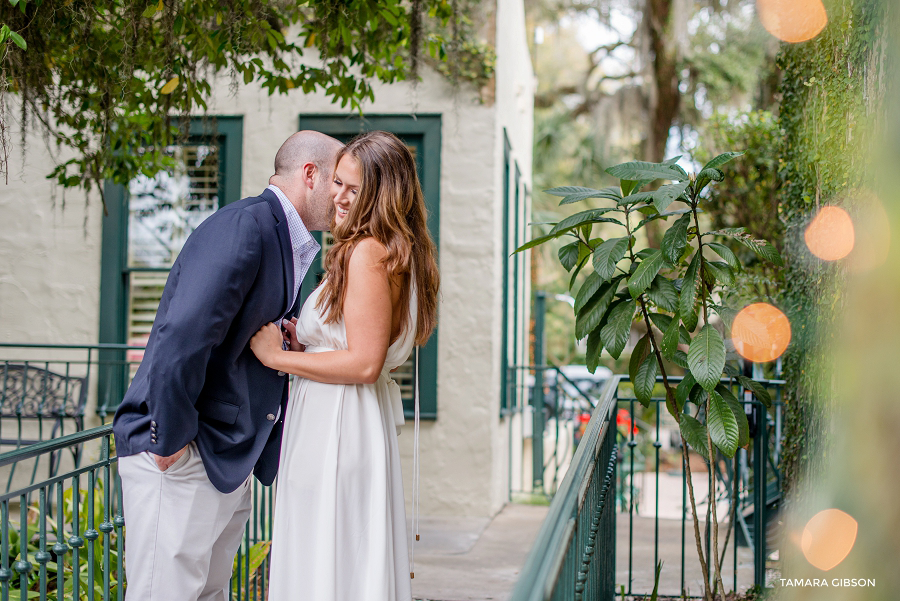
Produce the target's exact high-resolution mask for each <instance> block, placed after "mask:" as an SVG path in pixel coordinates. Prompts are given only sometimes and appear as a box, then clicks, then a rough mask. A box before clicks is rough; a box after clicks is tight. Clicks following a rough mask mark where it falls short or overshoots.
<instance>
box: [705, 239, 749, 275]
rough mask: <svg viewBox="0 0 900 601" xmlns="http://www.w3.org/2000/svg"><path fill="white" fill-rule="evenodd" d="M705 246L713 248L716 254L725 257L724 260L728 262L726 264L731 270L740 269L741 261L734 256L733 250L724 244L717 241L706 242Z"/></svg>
mask: <svg viewBox="0 0 900 601" xmlns="http://www.w3.org/2000/svg"><path fill="white" fill-rule="evenodd" d="M706 246H708V247H709V248H711V249H712V250H714V251H715V252H716V254H718V255H719V256H720V257H722V258H723V259H725V262H726V263H728V266H729V267H731V268H732V269H733V270H735V271H739V270H740V269H741V262H740V261H739V260H738V258H737V256H735V254H734V252H733V251H732V250H731V249H730V248H728V247H727V246H725V245H724V244H720V243H718V242H707V243H706Z"/></svg>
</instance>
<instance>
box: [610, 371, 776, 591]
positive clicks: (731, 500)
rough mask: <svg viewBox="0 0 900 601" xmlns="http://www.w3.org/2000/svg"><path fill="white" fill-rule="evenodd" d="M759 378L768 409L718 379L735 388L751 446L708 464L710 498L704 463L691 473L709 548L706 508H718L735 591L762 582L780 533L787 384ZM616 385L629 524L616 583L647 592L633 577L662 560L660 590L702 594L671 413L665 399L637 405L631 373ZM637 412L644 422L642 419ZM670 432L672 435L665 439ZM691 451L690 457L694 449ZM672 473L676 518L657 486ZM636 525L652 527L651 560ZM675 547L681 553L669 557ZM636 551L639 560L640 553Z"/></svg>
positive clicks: (621, 487) (621, 482) (728, 579)
mask: <svg viewBox="0 0 900 601" xmlns="http://www.w3.org/2000/svg"><path fill="white" fill-rule="evenodd" d="M670 379H671V380H672V381H673V382H676V383H677V382H680V381H681V378H680V377H674V378H670ZM658 381H661V378H658ZM758 381H759V382H760V383H762V384H763V385H764V386H766V388H767V389H768V390H769V392H770V395H771V397H772V399H773V402H772V407H771V409H767V408H766V407H765V405H763V404H762V403H761V402H760V401H758V400H757V399H756V398H755V397H753V396H752V394H750V393H749V391H745V390H744V389H743V388H742V387H741V386H739V385H738V384H737V382H736V381H730V380H723V381H722V383H723V384H725V385H726V386H729V387H731V388H732V391H733V392H734V393H735V396H736V397H737V398H738V399H739V400H740V401H741V402H742V403H743V405H744V407H745V411H746V412H747V414H748V418H749V422H750V435H751V444H750V446H749V448H747V449H738V452H737V454H736V455H735V457H734V459H727V458H726V457H724V456H723V455H721V454H720V455H719V456H718V457H717V460H716V461H715V462H713V464H712V469H713V475H714V482H715V486H714V488H713V494H712V495H710V494H709V492H708V491H709V487H708V486H707V485H705V482H706V481H708V479H709V471H708V469H707V467H705V466H704V467H702V468H701V470H700V471H697V469H696V468H695V471H694V474H693V476H694V487H695V492H696V491H697V489H698V488H700V487H698V482H699V483H701V484H703V485H704V486H706V491H707V492H705V493H703V494H698V496H697V498H696V502H697V504H698V508H699V509H700V513H701V521H702V522H704V523H702V524H701V533H702V543H703V545H704V548H706V549H708V548H709V546H710V542H711V538H712V532H711V529H709V528H706V524H705V508H706V507H708V505H709V503H710V501H711V500H712V501H713V502H715V503H716V504H717V507H719V508H720V511H719V512H718V517H719V536H720V541H719V552H720V558H722V559H723V561H722V569H723V572H724V574H723V580H724V583H725V585H726V586H730V587H731V590H734V591H743V590H746V589H748V588H750V587H751V586H759V587H765V586H767V577H766V570H767V565H768V564H769V563H770V562H769V557H770V555H771V552H772V551H774V550H775V546H774V545H775V544H776V543H777V538H778V533H777V519H778V511H779V509H780V503H781V474H780V471H779V469H778V463H779V459H780V442H779V441H780V433H781V418H782V409H783V403H782V400H781V388H782V386H783V385H784V381H782V380H765V379H759V380H758ZM619 383H620V386H619V387H618V390H617V392H616V396H617V399H618V412H617V413H618V415H617V422H618V424H619V427H618V431H619V444H620V446H621V448H622V452H621V454H620V455H621V463H620V465H619V467H618V470H617V479H618V491H619V495H618V498H617V501H618V502H617V505H618V509H619V512H620V516H621V518H620V525H621V526H623V527H627V529H628V537H627V545H626V544H622V545H621V548H620V549H619V550H618V555H619V561H620V566H621V569H620V573H622V575H623V577H622V582H620V583H619V584H620V585H622V586H624V587H625V594H626V595H649V594H650V592H651V591H650V589H652V586H653V579H652V578H650V579H649V580H648V579H647V578H646V577H644V578H640V580H641V581H642V582H643V583H645V584H646V586H637V587H636V586H635V585H634V583H635V580H636V576H637V575H638V574H644V575H646V574H653V570H654V567H655V566H656V565H657V563H658V562H659V561H660V560H662V561H663V562H664V570H665V571H666V572H668V573H669V577H668V578H665V579H664V580H663V582H662V583H661V585H660V591H659V593H660V594H661V595H666V596H677V597H682V598H697V597H700V596H701V595H700V594H699V593H700V589H701V587H702V579H699V580H698V573H699V567H698V559H697V551H696V545H695V539H694V534H693V525H692V518H691V514H690V504H689V501H688V490H687V477H686V472H685V471H684V470H683V469H682V468H681V467H680V451H679V450H678V448H677V447H678V445H679V444H680V440H678V427H677V424H675V422H674V419H671V418H670V416H669V415H668V412H667V410H666V407H665V398H664V397H663V396H659V397H657V398H654V399H652V401H651V403H650V407H649V408H648V409H642V408H641V406H640V404H639V403H638V402H637V399H636V398H634V395H633V391H632V390H631V388H630V380H629V379H628V377H627V376H623V377H621V379H620V381H619ZM687 407H692V404H690V403H688V405H687ZM694 410H696V408H694ZM642 415H643V417H644V418H646V419H642ZM667 435H668V436H670V437H671V440H668V441H667V440H664V437H665V436H667ZM666 446H668V447H670V448H673V447H674V449H673V450H674V451H676V454H677V456H678V462H679V467H677V468H675V469H673V468H672V466H670V467H669V468H668V469H667V468H666V466H665V465H664V462H663V461H662V457H661V455H662V453H663V452H664V447H666ZM690 454H691V455H692V456H695V454H694V453H693V451H691V453H690ZM696 458H697V459H698V461H697V462H696V463H697V466H698V467H700V465H701V464H702V461H700V460H699V456H696ZM692 465H694V463H693V462H692ZM673 472H674V479H675V480H676V481H677V484H676V486H677V490H678V493H679V499H678V500H679V501H680V503H679V507H678V511H677V514H674V515H673V513H672V511H671V509H672V508H671V507H670V508H669V511H668V512H666V511H665V510H664V508H663V507H662V502H661V499H660V491H661V490H662V489H664V488H666V485H665V484H664V483H663V482H662V480H663V479H668V480H670V481H671V480H672V478H673ZM639 479H642V480H643V483H642V485H641V483H639V482H638V480H639ZM645 490H649V491H652V496H651V497H650V498H646V497H647V496H649V495H647V494H645ZM642 505H643V507H641V506H642ZM648 505H649V507H648ZM623 514H624V515H623ZM665 514H668V515H665ZM638 526H639V527H640V528H639V529H640V532H641V534H642V535H646V534H647V532H648V531H649V530H651V528H652V536H653V540H652V559H651V557H650V553H649V552H648V551H649V547H650V545H648V542H649V541H645V540H640V541H639V540H637V536H638V535H637V534H636V530H637V529H638ZM673 532H675V533H676V534H675V536H677V537H678V538H677V540H676V541H675V542H676V544H674V545H673V544H672V540H671V537H672V535H673ZM756 533H760V534H756ZM623 539H624V536H623V537H621V538H620V542H622V543H625V542H626V541H625V540H623ZM636 547H641V548H642V551H643V552H642V553H639V552H636V550H635V549H636ZM673 547H674V548H676V549H677V550H678V551H677V554H675V556H674V557H673V553H672V548H673ZM639 554H640V555H643V557H637V555H639ZM639 560H643V561H642V562H641V561H639ZM626 562H627V569H626ZM639 564H640V565H639ZM673 564H674V565H675V566H678V568H677V569H678V573H677V576H676V577H675V578H672V577H671V570H672V569H673V567H672V566H673Z"/></svg>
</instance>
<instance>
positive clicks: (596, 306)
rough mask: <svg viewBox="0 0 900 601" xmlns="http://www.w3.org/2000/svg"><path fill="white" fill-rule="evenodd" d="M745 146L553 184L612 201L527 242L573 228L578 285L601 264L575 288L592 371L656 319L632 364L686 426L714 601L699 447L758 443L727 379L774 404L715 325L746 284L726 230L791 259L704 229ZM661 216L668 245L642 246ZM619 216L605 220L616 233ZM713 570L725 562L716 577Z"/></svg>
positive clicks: (731, 451) (566, 249) (717, 579)
mask: <svg viewBox="0 0 900 601" xmlns="http://www.w3.org/2000/svg"><path fill="white" fill-rule="evenodd" d="M741 154H742V153H740V152H728V153H725V154H721V155H719V156H717V157H715V158H714V159H712V160H711V161H709V162H708V163H707V164H706V165H705V166H704V167H703V169H701V170H700V171H699V172H698V173H697V174H689V173H687V172H686V171H685V170H684V169H682V168H681V167H680V166H678V165H677V164H676V161H677V160H678V159H677V158H675V159H670V160H667V161H664V162H662V163H647V162H642V161H633V162H629V163H623V164H621V165H616V166H614V167H610V168H609V169H607V170H606V171H607V173H609V174H610V175H612V176H613V177H615V178H618V179H619V180H620V181H619V185H618V186H612V187H608V188H603V189H600V190H596V189H592V188H583V187H578V186H563V187H559V188H553V189H551V190H548V191H547V192H548V193H549V194H552V195H555V196H562V197H563V199H562V201H561V202H560V205H568V204H571V203H576V202H581V201H585V200H587V199H589V198H592V199H602V200H605V201H607V202H608V203H609V206H606V207H603V208H593V209H588V210H585V211H581V212H579V213H576V214H574V215H571V216H570V217H566V218H565V219H563V220H562V221H560V222H559V223H556V224H555V225H554V226H553V229H551V230H550V232H549V233H548V234H546V235H544V236H541V237H538V238H536V239H534V240H532V241H530V242H528V243H527V244H525V245H523V246H522V247H521V248H519V249H518V250H519V251H523V250H526V249H528V248H532V247H534V246H537V245H539V244H543V243H545V242H547V241H549V240H553V239H556V238H560V237H563V236H567V237H570V238H572V242H571V243H569V244H566V245H565V246H563V247H562V248H560V250H559V260H560V262H561V263H562V265H563V267H565V268H566V270H568V271H570V272H572V278H571V283H570V287H574V286H575V283H576V281H577V280H576V278H577V276H578V274H579V273H580V272H581V271H582V270H583V269H584V268H585V267H587V266H588V265H590V273H589V274H588V275H587V277H586V278H585V279H584V280H583V282H582V284H581V286H580V287H579V288H578V291H577V294H576V296H575V307H574V308H575V315H576V321H575V335H576V337H577V338H579V339H582V338H585V337H587V357H586V362H587V365H588V368H589V369H590V370H591V371H594V370H595V369H596V368H597V366H598V365H599V363H600V355H601V353H602V351H603V349H606V350H607V352H608V353H609V354H610V355H611V356H612V357H613V358H615V359H618V358H619V356H620V355H621V354H622V352H623V351H624V350H625V345H626V343H627V342H628V339H629V337H630V333H631V329H632V325H633V324H634V322H636V321H644V322H645V324H646V332H647V333H646V334H645V335H644V336H643V337H642V338H641V339H640V340H639V341H638V342H637V344H636V345H635V347H634V349H633V351H632V353H631V360H630V363H629V369H628V371H629V375H630V377H631V381H632V383H633V385H634V393H635V396H636V397H637V399H638V400H639V401H640V402H641V403H642V404H643V405H645V406H649V403H650V401H651V398H652V396H653V389H654V387H655V386H656V383H657V379H658V376H661V380H662V385H663V387H664V389H665V395H666V407H667V408H668V411H669V413H671V414H672V416H673V417H674V418H675V420H676V421H677V422H678V424H679V429H680V431H681V437H682V449H683V462H684V467H685V469H686V470H687V483H688V492H689V496H690V502H691V514H692V517H693V522H694V536H695V539H696V544H697V551H698V554H699V558H700V565H701V568H702V571H703V575H704V580H705V583H706V584H705V591H704V593H705V594H704V597H705V598H706V599H707V600H709V601H712V599H714V598H716V597H718V596H719V595H722V594H724V585H723V583H722V576H721V562H722V560H721V558H720V557H719V551H718V518H717V516H716V508H715V503H710V511H711V514H712V515H711V516H710V517H711V525H712V528H713V533H712V541H713V546H714V548H713V549H711V550H709V551H711V553H709V554H705V553H704V551H703V545H702V544H701V536H700V521H699V517H698V515H697V506H696V502H695V500H694V490H693V483H692V480H691V473H690V462H689V461H688V455H687V453H688V451H687V449H688V445H690V447H691V448H693V449H694V450H695V451H696V452H698V453H699V454H700V455H702V456H703V458H704V459H705V460H707V461H709V460H710V458H715V457H717V454H719V453H721V454H722V455H724V456H725V457H728V458H733V457H734V455H735V453H736V452H737V449H738V448H739V447H746V446H747V445H748V444H749V442H750V439H749V424H748V421H747V416H746V414H745V413H744V408H743V406H742V404H741V403H740V402H739V401H738V399H737V398H736V397H735V395H734V393H733V392H732V389H731V386H728V385H727V384H726V383H725V382H723V380H726V379H727V378H736V379H737V380H739V382H740V384H741V385H742V386H743V387H744V388H746V389H748V390H751V391H753V393H755V394H756V396H757V398H758V399H759V400H760V401H762V402H763V403H765V404H766V405H767V406H768V405H769V404H770V403H771V400H770V398H769V395H768V393H767V392H766V390H765V387H764V386H762V384H760V383H758V382H755V381H753V380H751V379H750V378H747V377H745V376H743V375H741V374H740V373H739V371H738V370H737V368H735V367H734V366H733V365H730V364H727V362H726V358H727V357H726V355H727V353H726V346H725V340H724V339H723V336H722V334H721V333H720V331H719V330H718V329H717V328H716V327H715V326H714V325H713V323H712V321H713V320H712V319H711V318H712V317H713V315H718V316H719V317H720V318H721V321H722V322H724V323H726V324H727V323H730V322H731V320H732V318H733V316H734V311H733V310H732V309H729V308H727V307H725V306H723V305H722V304H720V303H719V302H717V301H718V299H720V298H721V293H722V292H723V291H724V290H725V289H727V288H728V287H731V286H734V285H735V282H736V279H735V278H736V275H737V273H738V272H739V271H740V270H741V268H742V267H741V262H740V259H739V258H738V257H737V256H736V255H735V253H734V252H733V251H732V250H731V249H730V248H729V247H728V246H726V245H725V244H722V240H723V239H726V238H731V239H733V240H735V241H737V242H738V243H740V244H742V245H744V246H746V247H747V248H749V249H751V250H752V251H753V252H754V253H755V254H756V255H757V256H759V257H760V258H761V259H764V260H767V261H770V262H772V263H774V264H776V265H779V266H780V265H781V264H782V260H781V256H780V255H779V253H778V251H777V249H776V248H775V247H774V246H772V245H771V244H769V243H768V242H766V241H765V240H759V239H755V238H754V237H752V236H751V235H749V234H747V233H746V231H745V230H744V228H741V227H736V228H728V229H720V230H714V231H704V230H703V229H702V227H701V220H700V217H699V215H700V213H701V212H702V209H701V205H702V204H703V202H704V195H703V191H704V189H706V187H707V186H709V185H710V184H713V183H715V182H721V181H723V180H724V179H725V174H724V172H723V171H722V170H721V167H722V166H723V165H725V164H726V163H728V162H729V161H731V160H732V159H734V158H736V157H738V156H740V155H741ZM658 180H664V181H668V182H670V183H666V184H664V185H661V186H659V187H658V188H655V189H652V188H650V187H649V186H650V184H652V183H654V182H656V181H658ZM657 220H661V221H669V222H670V225H669V227H668V228H667V229H666V230H665V234H664V235H663V237H662V241H661V243H660V247H659V248H651V247H643V248H638V244H637V237H636V234H637V233H638V232H639V231H640V230H641V229H642V228H643V227H645V226H646V225H647V224H648V223H651V222H653V221H657ZM598 224H609V225H613V226H615V229H618V230H619V234H618V235H616V236H613V237H608V238H601V237H595V236H594V233H595V232H594V229H595V228H594V226H595V225H598ZM609 225H605V227H604V228H603V230H604V231H607V232H608V231H609V230H610V229H611V228H610V227H609ZM598 229H599V228H598ZM685 349H687V350H685ZM667 361H668V362H671V363H672V364H675V365H678V366H680V367H681V368H683V369H684V370H685V376H684V378H683V379H682V380H681V382H680V383H678V384H677V386H676V385H675V384H674V382H672V381H671V380H670V379H669V376H668V374H667V373H666V365H667ZM690 406H694V407H695V408H696V410H695V411H694V415H691V414H690V413H689V412H688V411H687V410H686V409H687V408H689V407H690ZM709 473H710V480H711V482H710V485H711V486H710V490H715V488H714V482H713V478H714V477H715V476H714V470H713V469H710V470H709ZM712 562H714V563H713V565H710V563H712ZM710 568H712V569H713V570H714V572H713V576H714V580H713V582H714V584H713V586H710V577H709V575H710Z"/></svg>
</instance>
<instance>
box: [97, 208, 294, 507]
mask: <svg viewBox="0 0 900 601" xmlns="http://www.w3.org/2000/svg"><path fill="white" fill-rule="evenodd" d="M293 286H294V259H293V254H292V248H291V237H290V232H289V231H288V224H287V219H286V217H285V214H284V210H283V209H282V208H281V203H280V202H279V201H278V197H277V196H276V195H275V194H274V193H273V192H272V191H271V190H265V191H264V192H263V193H262V194H261V195H260V196H256V197H251V198H245V199H243V200H240V201H238V202H235V203H232V204H230V205H227V206H225V207H223V208H221V209H219V210H218V211H216V212H215V213H214V214H213V215H211V216H210V217H209V218H207V219H206V220H205V221H204V222H203V223H201V224H200V226H199V227H197V229H196V230H194V232H193V233H192V234H191V235H190V236H189V237H188V239H187V242H186V243H185V245H184V248H183V249H182V250H181V253H180V254H179V255H178V258H177V259H176V260H175V264H174V265H173V266H172V270H171V272H170V273H169V278H168V280H167V281H166V287H165V289H164V290H163V295H162V299H161V301H160V303H159V310H158V311H157V314H156V319H155V321H154V322H153V329H152V331H151V332H150V339H149V340H148V341H147V350H146V352H145V354H144V359H143V361H142V362H141V365H140V367H138V370H137V374H136V375H135V377H134V380H133V381H132V383H131V386H130V387H129V388H128V391H127V392H126V393H125V397H124V398H123V400H122V403H121V405H119V409H118V410H117V411H116V415H115V418H114V420H113V432H114V433H115V437H116V452H117V453H118V455H120V456H128V455H134V454H137V453H141V452H143V451H150V452H151V453H155V454H156V455H161V456H168V455H172V454H174V453H175V452H177V451H178V450H179V449H181V448H182V447H184V446H185V445H187V444H188V443H189V442H191V441H196V443H197V448H198V450H199V451H200V456H201V458H202V459H203V464H204V466H205V467H206V472H207V474H208V475H209V479H210V481H211V482H212V484H213V485H214V486H215V487H216V488H217V489H218V490H220V491H222V492H225V493H227V492H231V491H233V490H235V489H237V487H238V486H240V484H241V483H242V482H243V481H244V480H245V479H246V478H247V476H248V475H249V474H250V472H251V471H252V472H253V473H254V474H255V475H256V477H257V478H258V479H259V481H260V482H262V483H263V484H265V485H269V484H271V483H272V482H273V481H274V479H275V474H276V472H277V471H278V459H279V452H280V450H281V432H282V426H283V421H282V419H281V418H278V421H277V423H276V416H277V415H278V413H279V409H281V415H282V416H283V415H284V409H285V406H284V405H285V403H286V401H287V377H286V376H285V375H283V374H279V372H276V371H275V370H273V369H269V368H268V367H265V366H264V365H263V364H262V363H260V362H259V361H258V360H257V359H256V356H255V355H254V354H253V352H252V351H251V350H250V346H249V344H248V343H249V341H250V338H251V337H252V336H253V335H254V334H255V333H256V332H257V331H258V330H259V329H260V327H262V326H263V325H264V324H266V323H269V322H271V321H276V320H277V319H279V318H281V317H282V316H283V315H285V314H286V313H288V312H289V309H293V307H289V306H288V290H290V291H292V292H293Z"/></svg>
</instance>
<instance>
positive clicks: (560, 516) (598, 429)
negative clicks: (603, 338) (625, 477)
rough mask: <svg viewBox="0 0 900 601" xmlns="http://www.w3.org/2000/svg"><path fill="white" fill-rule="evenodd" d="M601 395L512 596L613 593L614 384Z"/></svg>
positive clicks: (524, 600) (532, 599)
mask: <svg viewBox="0 0 900 601" xmlns="http://www.w3.org/2000/svg"><path fill="white" fill-rule="evenodd" d="M618 381H619V377H613V378H611V379H610V380H609V381H608V382H607V383H606V385H605V386H604V388H603V390H602V391H601V393H600V395H599V396H598V400H597V404H596V407H595V408H594V410H593V413H592V415H591V419H590V421H589V422H588V424H587V428H586V429H585V432H584V435H583V437H582V438H581V441H580V443H579V445H578V448H577V449H576V451H575V455H574V457H573V458H572V461H571V465H570V466H569V468H568V470H567V471H566V474H565V477H563V479H562V482H561V483H560V485H559V489H558V490H557V491H556V494H555V496H554V497H553V501H552V503H551V504H550V509H549V512H548V514H547V518H546V519H545V520H544V523H543V525H542V526H541V529H540V531H539V532H538V535H537V539H536V540H535V544H534V547H533V548H532V550H531V553H530V554H529V555H528V558H527V559H526V561H525V565H524V567H523V568H522V572H521V574H522V575H521V577H520V578H519V581H518V583H517V584H516V588H515V590H514V591H513V595H512V599H513V601H548V600H551V599H552V600H563V599H565V600H567V601H569V600H574V601H583V600H593V599H602V600H609V601H612V599H613V596H614V595H615V541H616V511H615V495H616V491H615V489H616V478H615V471H616V463H617V457H618V451H617V446H616V436H615V423H614V422H613V421H612V419H613V416H614V415H615V410H616V390H617V389H618Z"/></svg>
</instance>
